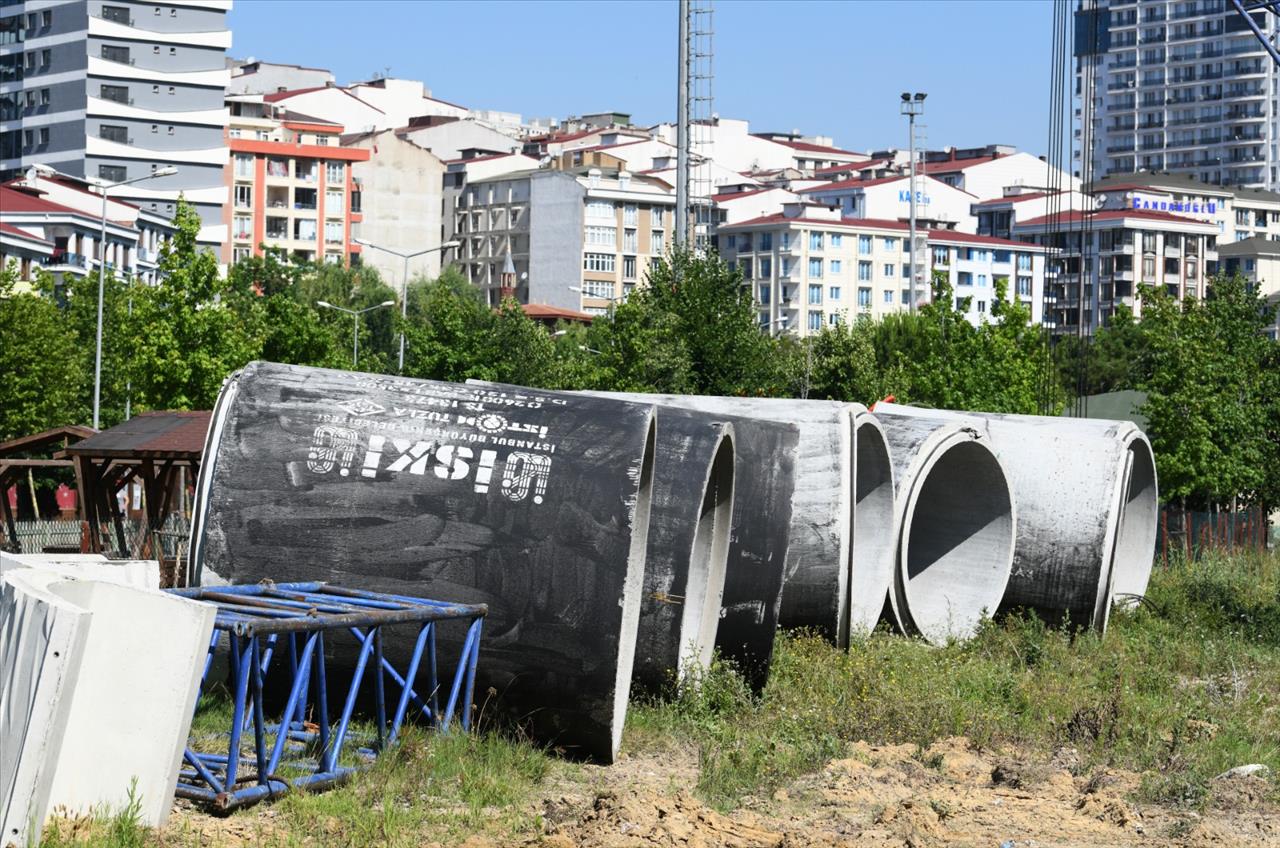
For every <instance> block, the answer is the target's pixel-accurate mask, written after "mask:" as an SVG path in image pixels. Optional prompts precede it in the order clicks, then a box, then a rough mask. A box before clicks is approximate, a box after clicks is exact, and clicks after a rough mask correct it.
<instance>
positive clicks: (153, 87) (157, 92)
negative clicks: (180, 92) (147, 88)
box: [151, 85, 160, 94]
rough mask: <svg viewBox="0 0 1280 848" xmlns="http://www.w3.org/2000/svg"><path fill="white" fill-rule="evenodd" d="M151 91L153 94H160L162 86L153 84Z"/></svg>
mask: <svg viewBox="0 0 1280 848" xmlns="http://www.w3.org/2000/svg"><path fill="white" fill-rule="evenodd" d="M151 93H152V94H159V93H160V86H158V85H153V86H151Z"/></svg>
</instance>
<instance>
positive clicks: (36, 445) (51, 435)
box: [0, 424, 98, 550]
mask: <svg viewBox="0 0 1280 848" xmlns="http://www.w3.org/2000/svg"><path fill="white" fill-rule="evenodd" d="M97 432H98V431H97V430H94V429H93V428H92V427H82V426H80V425H78V424H69V425H66V426H64V427H54V428H53V429H52V430H45V431H43V432H40V433H33V434H31V435H30V436H19V437H18V438H16V439H10V440H9V441H7V442H0V512H3V513H4V526H5V532H6V533H7V535H8V537H9V544H10V545H12V546H13V547H14V548H15V549H16V550H20V548H19V545H20V543H19V542H18V525H17V516H16V515H14V514H13V509H12V508H10V506H9V499H8V498H7V497H4V496H3V495H4V493H5V492H7V491H8V490H9V487H10V486H12V485H15V484H17V483H19V482H21V479H22V477H23V476H24V475H25V474H27V473H28V472H29V471H31V470H33V469H37V468H39V469H44V468H70V467H72V466H73V465H74V464H75V463H74V462H73V461H72V460H70V459H47V458H44V457H39V456H36V457H32V456H31V454H41V453H48V452H50V451H51V450H61V449H65V448H67V447H69V446H71V445H73V444H76V443H78V442H80V441H81V440H83V439H86V438H88V437H89V436H92V435H93V434H95V433H97ZM82 500H83V498H82Z"/></svg>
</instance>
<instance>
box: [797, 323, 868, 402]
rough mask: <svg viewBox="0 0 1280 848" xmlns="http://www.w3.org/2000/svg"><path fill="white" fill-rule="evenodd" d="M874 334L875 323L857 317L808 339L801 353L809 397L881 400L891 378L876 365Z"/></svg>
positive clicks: (861, 400)
mask: <svg viewBox="0 0 1280 848" xmlns="http://www.w3.org/2000/svg"><path fill="white" fill-rule="evenodd" d="M875 334H876V325H875V323H874V322H872V321H871V319H869V318H860V319H858V320H856V321H854V322H853V323H852V324H838V325H836V326H834V327H826V328H824V329H823V330H822V332H821V333H819V334H818V335H817V336H816V337H815V338H812V339H810V340H809V341H808V344H807V345H806V346H805V347H806V349H805V350H804V351H803V352H802V353H801V354H800V356H802V357H803V358H804V360H805V364H804V368H805V373H806V374H807V375H808V379H807V381H806V382H807V385H808V389H809V395H808V396H809V397H811V398H821V399H827V400H844V401H857V402H858V403H863V404H872V403H875V402H876V401H877V400H880V399H881V398H883V397H884V396H885V394H887V393H888V392H887V388H888V385H889V383H891V382H892V378H891V377H888V376H887V375H886V374H885V373H884V372H883V371H882V370H881V369H880V368H879V367H878V365H877V363H876V339H875ZM793 393H795V392H793Z"/></svg>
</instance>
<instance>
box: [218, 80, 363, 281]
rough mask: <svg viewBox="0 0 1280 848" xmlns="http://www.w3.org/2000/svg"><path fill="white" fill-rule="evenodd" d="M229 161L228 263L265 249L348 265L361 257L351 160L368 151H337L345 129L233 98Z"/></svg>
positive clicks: (253, 98)
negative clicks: (355, 230)
mask: <svg viewBox="0 0 1280 848" xmlns="http://www.w3.org/2000/svg"><path fill="white" fill-rule="evenodd" d="M227 104H228V106H229V107H230V112H231V115H230V121H229V125H228V129H227V136H228V138H227V146H228V147H229V148H230V149H231V161H230V163H229V164H228V166H227V172H226V183H227V186H228V187H229V188H230V192H229V198H228V201H229V202H228V204H227V206H226V213H225V217H226V223H227V225H228V232H229V233H230V238H229V240H228V244H227V246H226V250H225V251H224V254H223V261H224V262H232V263H234V262H238V261H240V260H241V259H244V258H247V257H249V256H261V255H262V252H263V248H264V247H265V248H267V249H272V250H278V251H280V252H282V253H284V254H285V255H287V256H290V257H296V258H297V259H300V260H302V261H308V262H310V261H323V262H332V263H337V264H344V265H345V264H348V263H350V262H351V261H352V260H353V259H354V258H356V257H357V256H358V255H359V253H360V245H358V244H356V243H355V242H354V241H353V240H352V239H353V236H354V235H355V233H353V231H352V225H353V224H357V223H359V222H360V220H361V215H360V185H359V182H358V181H357V180H356V179H355V178H353V176H352V173H351V166H352V163H355V162H365V161H368V159H369V156H370V151H368V150H360V149H357V148H350V147H340V146H339V135H340V134H341V132H342V125H341V124H334V123H330V122H328V121H322V120H320V119H318V118H312V117H309V116H305V115H298V114H296V113H290V112H288V111H286V110H284V109H282V108H280V107H277V106H275V105H274V104H272V103H267V102H264V100H263V98H262V97H261V95H239V96H233V97H229V98H228V100H227Z"/></svg>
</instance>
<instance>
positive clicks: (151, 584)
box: [0, 553, 160, 589]
mask: <svg viewBox="0 0 1280 848" xmlns="http://www.w3.org/2000/svg"><path fill="white" fill-rule="evenodd" d="M14 568H37V569H40V570H42V571H51V572H53V573H55V574H60V575H62V576H63V577H75V578H78V579H81V580H105V581H107V582H108V583H119V584H121V585H123V586H133V587H134V588H135V589H159V588H160V563H158V562H156V561H155V560H153V559H107V558H106V557H104V556H103V555H102V554H7V553H0V574H4V573H5V572H6V571H9V570H11V569H14Z"/></svg>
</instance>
